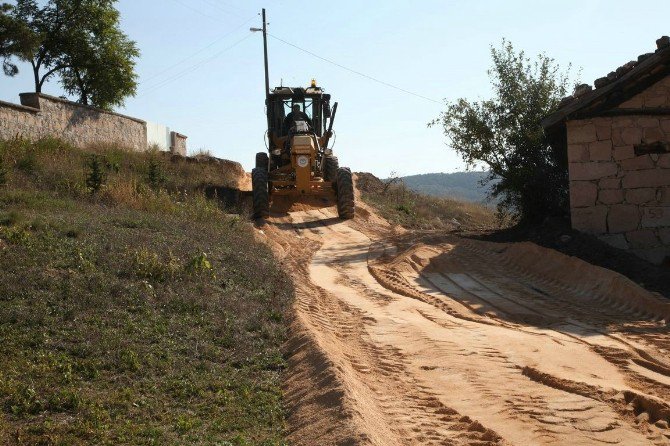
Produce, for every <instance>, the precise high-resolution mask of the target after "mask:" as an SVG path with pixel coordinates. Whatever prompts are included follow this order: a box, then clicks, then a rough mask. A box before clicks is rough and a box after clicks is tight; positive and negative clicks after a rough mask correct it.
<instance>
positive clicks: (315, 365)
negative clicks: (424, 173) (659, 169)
mask: <svg viewBox="0 0 670 446" xmlns="http://www.w3.org/2000/svg"><path fill="white" fill-rule="evenodd" d="M357 212H359V213H358V214H357V219H356V220H355V221H350V222H341V221H340V220H338V219H337V218H336V215H335V212H334V211H333V210H331V209H324V210H303V211H297V212H291V213H289V214H284V215H277V216H274V217H272V218H270V219H269V221H268V222H267V223H266V224H265V225H263V226H262V227H261V228H260V230H261V232H262V233H263V234H264V235H265V236H266V237H267V239H268V242H269V243H271V244H272V245H273V247H274V249H275V251H276V252H277V254H278V255H279V256H280V257H281V258H282V262H283V263H284V265H285V267H286V268H287V269H288V270H289V271H290V272H291V274H292V276H293V278H294V280H295V281H296V284H297V296H296V304H295V305H296V308H295V314H296V316H295V320H294V321H293V323H292V331H293V336H292V341H291V342H290V344H289V345H288V346H287V352H288V354H289V377H288V380H287V382H286V394H287V405H288V412H289V428H290V441H291V444H295V445H335V444H337V445H358V444H361V445H367V444H370V445H384V446H388V445H498V444H500V445H503V444H504V445H507V444H515V445H556V444H561V445H592V444H620V445H647V444H654V445H667V444H670V429H668V421H670V406H669V405H668V402H669V401H670V344H669V343H668V341H670V334H669V330H668V325H667V323H666V321H667V320H668V319H670V305H669V304H668V303H667V301H666V302H664V301H663V299H660V298H657V297H656V296H653V295H651V294H648V293H646V292H645V291H644V290H642V289H641V288H639V287H637V286H636V285H634V284H632V283H631V282H629V281H627V280H626V279H624V278H623V277H621V276H618V275H616V274H614V273H612V272H609V271H607V270H602V269H600V268H596V267H593V266H591V265H588V264H586V263H584V262H581V261H579V260H576V259H572V258H569V257H566V256H563V255H561V254H558V253H555V252H553V251H550V250H546V249H544V248H539V247H536V246H535V245H531V244H514V245H505V244H493V243H487V242H481V241H475V240H470V239H464V238H459V237H456V236H453V235H441V236H437V235H434V234H433V235H428V234H411V233H394V232H393V231H392V229H391V228H389V227H388V225H387V224H386V223H385V222H384V221H382V220H381V219H379V218H378V217H376V216H375V215H374V214H372V213H371V212H370V211H369V210H366V209H360V210H359V211H357Z"/></svg>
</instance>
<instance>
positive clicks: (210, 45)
mask: <svg viewBox="0 0 670 446" xmlns="http://www.w3.org/2000/svg"><path fill="white" fill-rule="evenodd" d="M255 18H256V16H255V15H254V16H253V17H251V18H250V19H249V20H247V21H245V22H244V23H242V24H240V25H239V26H238V27H236V28H235V29H233V30H231V31H229V32H227V33H225V34H224V35H222V36H221V37H218V38H217V39H216V40H214V41H213V42H211V43H210V44H208V45H207V46H204V47H202V48H201V49H199V50H198V51H196V52H194V53H191V54H190V55H189V56H187V57H185V58H184V59H182V60H180V61H179V62H177V63H175V64H173V65H170V66H169V67H167V68H165V69H163V70H161V71H159V72H158V73H156V74H154V75H153V76H150V77H148V78H147V79H144V80H143V81H142V83H146V82H149V81H151V80H153V79H156V78H157V77H160V76H161V75H162V74H163V73H166V72H168V71H170V70H171V69H173V68H174V67H177V66H179V65H181V64H183V63H184V62H186V61H188V60H190V59H193V58H194V57H195V56H197V55H198V54H200V53H202V52H203V51H205V50H207V49H209V48H211V47H213V46H214V45H216V44H217V43H219V42H220V41H222V40H224V39H225V38H226V37H228V36H230V35H231V34H233V33H235V31H237V30H238V29H240V28H242V27H243V26H245V25H246V24H248V23H249V22H251V21H252V20H254V19H255Z"/></svg>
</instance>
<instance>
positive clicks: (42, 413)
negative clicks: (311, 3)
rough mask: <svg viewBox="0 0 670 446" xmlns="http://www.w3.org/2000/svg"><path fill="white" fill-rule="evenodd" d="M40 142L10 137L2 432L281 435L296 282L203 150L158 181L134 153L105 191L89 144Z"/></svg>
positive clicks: (215, 438) (150, 441)
mask: <svg viewBox="0 0 670 446" xmlns="http://www.w3.org/2000/svg"><path fill="white" fill-rule="evenodd" d="M40 144H42V143H38V144H34V145H33V144H30V143H27V142H25V141H23V142H16V141H14V142H10V143H5V144H4V145H3V144H0V158H1V159H2V160H3V166H4V168H5V171H6V177H7V184H6V186H3V187H0V283H2V290H1V291H0V339H1V340H2V342H1V343H0V364H2V367H0V444H7V445H88V444H99V445H185V444H189V445H280V444H284V443H283V438H284V415H283V412H282V405H281V397H282V395H281V390H280V381H281V374H282V370H283V368H284V366H285V364H284V359H283V357H282V354H281V351H280V346H281V344H282V343H283V341H284V339H285V336H286V322H285V315H286V314H287V313H286V312H287V308H288V305H289V302H290V301H291V298H292V292H293V291H292V288H291V283H290V281H289V279H288V277H287V276H286V275H285V274H283V273H282V272H281V271H280V270H279V269H278V268H277V266H276V265H275V262H274V260H273V257H272V254H271V252H270V251H269V250H268V249H267V248H266V247H265V246H263V245H261V244H259V243H258V242H256V241H255V240H254V235H253V232H252V229H251V226H250V225H249V224H248V223H247V222H245V221H244V220H241V219H240V218H238V217H235V216H230V215H227V214H225V212H224V211H225V210H222V209H221V208H220V207H219V206H218V204H217V203H215V202H212V201H209V200H206V199H205V198H203V197H202V196H201V195H199V194H198V193H197V188H196V187H194V186H193V185H194V184H196V183H197V180H196V181H191V182H190V183H189V182H187V181H183V180H180V178H181V179H183V178H191V179H193V178H195V176H196V170H194V169H195V167H197V166H198V165H197V164H188V165H187V164H186V163H185V165H187V166H188V169H193V170H191V171H190V172H189V173H184V172H176V171H177V170H178V166H174V165H171V166H170V165H169V167H170V168H166V169H164V171H163V175H164V177H163V178H164V179H162V180H161V181H165V182H166V183H167V184H170V182H172V183H171V184H172V186H170V188H164V189H159V188H156V187H151V185H150V184H149V183H150V182H151V181H152V178H150V177H143V176H142V175H141V173H142V169H144V168H145V167H146V165H147V164H148V162H149V160H150V159H152V158H150V157H155V156H156V154H130V155H129V158H119V160H118V161H119V163H120V164H121V165H120V166H119V168H118V169H116V170H115V169H114V168H109V169H108V170H106V172H105V174H106V181H105V182H104V183H103V185H102V187H101V188H100V190H99V191H98V192H97V193H95V194H92V193H91V191H89V190H87V189H86V153H85V152H82V151H78V150H76V149H74V148H72V147H69V146H67V145H64V144H62V143H60V142H54V141H48V142H46V143H44V145H42V146H40ZM54 145H55V146H56V151H57V153H59V154H60V158H58V157H56V155H50V150H51V149H53V147H54ZM17 147H18V148H17ZM26 150H27V151H32V153H33V155H32V156H31V157H29V158H30V159H31V161H29V162H21V163H17V162H16V160H17V159H23V154H22V152H21V151H26ZM101 153H104V152H101ZM107 159H109V158H107ZM153 159H155V158H153ZM48 160H51V162H52V163H54V164H56V166H53V165H48V164H47V161H48ZM133 163H137V164H133ZM58 166H60V167H63V166H70V167H71V168H72V170H71V171H65V170H62V169H60V171H59V169H58ZM138 166H139V167H138ZM106 169H107V168H106ZM152 169H155V167H152ZM154 173H155V172H154ZM124 176H125V178H126V180H127V181H128V182H133V181H134V184H133V187H132V188H130V189H129V190H127V189H124V188H122V187H121V186H120V185H122V184H123V183H122V179H123V177H124ZM155 178H156V177H155V176H154V177H153V179H154V180H155ZM110 184H117V186H115V187H118V188H120V189H121V190H122V191H123V193H116V194H109V189H110V186H109V185H110ZM184 191H188V192H184ZM105 194H107V195H105ZM261 275H262V280H259V276H261Z"/></svg>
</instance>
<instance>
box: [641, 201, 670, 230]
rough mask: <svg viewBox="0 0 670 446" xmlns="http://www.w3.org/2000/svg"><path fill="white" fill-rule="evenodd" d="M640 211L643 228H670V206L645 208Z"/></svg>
mask: <svg viewBox="0 0 670 446" xmlns="http://www.w3.org/2000/svg"><path fill="white" fill-rule="evenodd" d="M640 209H641V210H642V227H643V228H661V227H664V226H670V206H643V207H641V208H640Z"/></svg>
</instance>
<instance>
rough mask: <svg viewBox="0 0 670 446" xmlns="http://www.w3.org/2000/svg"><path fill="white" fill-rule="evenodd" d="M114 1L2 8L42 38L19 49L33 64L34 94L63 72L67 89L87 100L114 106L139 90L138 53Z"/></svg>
mask: <svg viewBox="0 0 670 446" xmlns="http://www.w3.org/2000/svg"><path fill="white" fill-rule="evenodd" d="M115 3H116V0H48V1H47V2H46V4H45V5H44V6H43V7H40V6H39V5H38V3H37V2H36V1H35V0H17V1H16V5H14V6H11V5H7V4H5V5H4V6H3V7H4V8H5V11H4V12H3V16H4V17H8V18H11V19H13V20H15V21H18V22H20V23H22V24H23V25H24V26H25V27H26V28H27V29H28V30H29V32H30V34H31V35H32V36H33V38H34V39H35V40H36V41H37V44H36V45H34V47H33V50H32V51H31V52H30V54H28V55H25V54H24V55H19V54H17V53H14V55H15V56H17V57H19V58H21V59H24V60H28V61H29V62H30V64H31V66H32V68H33V77H34V82H35V92H37V93H41V92H42V87H43V86H44V83H45V82H46V81H47V80H48V79H50V78H51V77H52V76H54V75H56V74H58V75H59V76H60V82H61V84H62V86H63V88H64V90H65V91H66V92H67V93H69V94H73V95H76V96H77V97H78V100H79V101H80V102H82V103H84V104H92V105H96V106H99V107H102V108H109V107H111V106H113V105H121V104H123V100H124V98H125V97H127V96H129V95H133V94H135V90H136V87H137V83H136V78H137V76H136V74H135V72H134V68H135V59H136V58H137V57H138V56H139V51H138V49H137V47H136V45H135V42H133V41H132V40H130V39H128V37H127V36H126V35H125V34H123V32H122V31H121V30H120V29H119V12H118V11H117V10H116V8H115V7H114V4H115ZM7 7H8V8H7ZM1 42H2V40H0V44H1Z"/></svg>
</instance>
